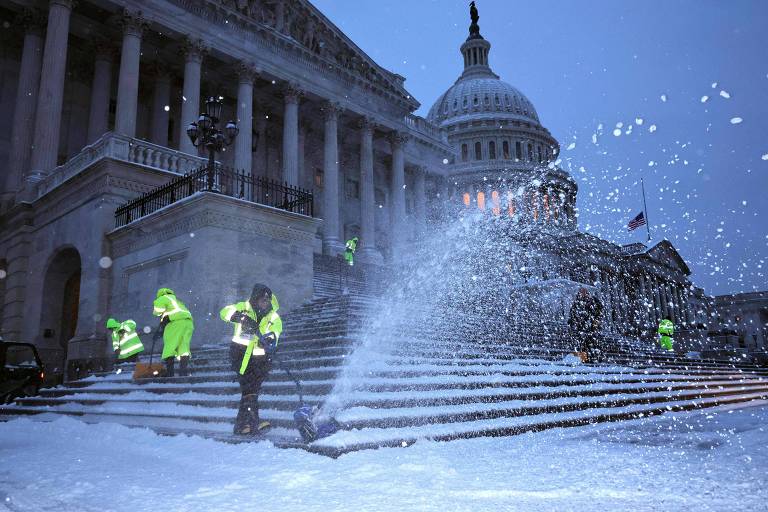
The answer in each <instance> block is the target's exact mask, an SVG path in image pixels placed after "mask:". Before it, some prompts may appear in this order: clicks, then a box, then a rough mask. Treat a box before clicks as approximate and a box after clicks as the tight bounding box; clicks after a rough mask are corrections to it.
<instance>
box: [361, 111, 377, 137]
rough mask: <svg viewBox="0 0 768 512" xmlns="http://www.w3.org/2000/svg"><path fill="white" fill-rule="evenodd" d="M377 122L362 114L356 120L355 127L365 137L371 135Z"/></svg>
mask: <svg viewBox="0 0 768 512" xmlns="http://www.w3.org/2000/svg"><path fill="white" fill-rule="evenodd" d="M378 126H379V125H378V124H376V122H374V120H373V119H372V118H370V117H367V116H364V117H361V118H360V119H358V120H357V127H358V128H359V129H360V131H361V132H362V134H363V135H365V136H366V137H368V136H371V137H372V136H373V132H374V130H376V128H378Z"/></svg>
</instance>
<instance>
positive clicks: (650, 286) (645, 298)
mask: <svg viewBox="0 0 768 512" xmlns="http://www.w3.org/2000/svg"><path fill="white" fill-rule="evenodd" d="M640 294H641V297H640V298H641V300H642V302H643V306H644V307H643V309H642V311H643V312H644V313H645V314H644V315H642V316H641V320H642V323H644V324H646V325H648V326H651V327H653V326H655V325H658V323H659V321H661V320H662V319H663V318H664V317H669V318H670V319H671V320H672V321H673V322H674V323H675V324H681V325H682V324H688V323H691V322H692V315H691V312H690V308H689V305H688V302H689V296H688V293H687V290H686V289H685V287H684V286H681V285H678V284H677V283H674V282H672V283H667V282H665V281H664V280H662V279H660V278H659V277H657V276H655V275H650V274H641V275H640Z"/></svg>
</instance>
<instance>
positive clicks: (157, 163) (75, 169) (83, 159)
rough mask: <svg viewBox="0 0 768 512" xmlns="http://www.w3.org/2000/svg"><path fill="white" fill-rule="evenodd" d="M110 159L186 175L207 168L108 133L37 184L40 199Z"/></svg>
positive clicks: (196, 161)
mask: <svg viewBox="0 0 768 512" xmlns="http://www.w3.org/2000/svg"><path fill="white" fill-rule="evenodd" d="M105 158H109V159H112V160H120V161H122V162H128V163H131V164H136V165H141V166H143V167H149V168H152V169H159V170H162V171H167V172H172V173H174V174H184V173H186V172H189V171H191V170H193V169H197V168H199V167H201V166H204V165H206V163H207V160H206V159H205V158H201V157H198V156H195V155H190V154H187V153H182V152H181V151H177V150H175V149H171V148H167V147H164V146H158V145H157V144H152V143H151V142H146V141H143V140H139V139H134V138H131V137H126V136H125V135H118V134H115V133H112V132H107V133H105V134H104V135H102V136H101V137H100V138H99V139H98V140H96V142H94V143H93V144H90V145H88V146H85V147H84V148H83V149H82V150H81V151H80V152H79V153H78V154H77V155H75V156H73V157H72V158H70V159H69V160H68V161H67V162H66V163H65V164H63V165H60V166H58V167H56V168H55V169H54V170H53V171H52V172H51V174H50V175H49V176H48V177H46V178H45V179H44V180H42V181H41V182H40V183H38V185H37V197H42V196H44V195H45V194H47V193H48V192H50V191H51V190H53V189H55V188H56V187H58V186H59V185H61V184H62V183H64V182H65V181H67V180H69V179H70V178H72V177H74V176H76V175H78V174H80V173H81V172H83V171H84V170H86V169H87V168H89V167H90V166H92V165H93V164H94V163H96V162H98V161H99V160H102V159H105Z"/></svg>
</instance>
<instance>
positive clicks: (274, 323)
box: [219, 293, 283, 375]
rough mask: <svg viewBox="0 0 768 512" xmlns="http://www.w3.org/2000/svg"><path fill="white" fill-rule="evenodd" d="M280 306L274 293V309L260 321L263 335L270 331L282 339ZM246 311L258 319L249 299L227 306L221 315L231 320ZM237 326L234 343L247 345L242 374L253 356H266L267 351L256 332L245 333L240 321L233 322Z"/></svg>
mask: <svg viewBox="0 0 768 512" xmlns="http://www.w3.org/2000/svg"><path fill="white" fill-rule="evenodd" d="M279 308H280V304H279V303H278V301H277V296H276V295H275V294H274V293H273V294H272V309H270V310H269V311H268V312H267V314H266V315H264V316H263V317H262V318H261V320H260V321H259V333H261V334H262V335H264V334H267V333H269V332H271V333H273V334H274V335H275V340H276V341H277V340H279V339H280V334H282V332H283V321H282V320H281V319H280V315H278V314H277V310H278V309H279ZM238 311H239V312H241V313H245V314H246V315H248V317H249V318H251V319H252V320H256V319H257V318H256V312H255V311H254V310H253V308H252V307H251V303H250V302H249V301H247V300H246V301H244V302H238V303H237V304H231V305H229V306H225V307H224V308H223V309H222V310H221V311H220V312H219V317H221V319H222V320H224V321H225V322H229V321H230V318H232V315H234V314H235V313H236V312H238ZM232 324H233V325H234V328H235V333H234V335H233V336H232V341H233V342H234V343H237V344H240V345H245V347H246V349H245V355H244V356H243V361H242V363H241V364H240V374H241V375H242V374H243V373H245V369H246V368H247V367H248V362H249V361H250V360H251V356H257V357H258V356H264V355H265V354H266V352H265V351H264V347H262V346H261V343H260V341H259V337H258V336H257V335H256V334H245V333H243V326H242V324H241V323H239V322H232Z"/></svg>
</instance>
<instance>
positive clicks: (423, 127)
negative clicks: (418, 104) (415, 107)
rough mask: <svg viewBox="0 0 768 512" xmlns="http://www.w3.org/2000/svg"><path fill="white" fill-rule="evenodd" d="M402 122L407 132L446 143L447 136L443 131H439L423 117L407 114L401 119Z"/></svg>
mask: <svg viewBox="0 0 768 512" xmlns="http://www.w3.org/2000/svg"><path fill="white" fill-rule="evenodd" d="M403 122H404V123H405V126H406V127H407V128H408V129H409V130H412V131H415V132H417V133H420V134H422V135H425V136H427V137H429V138H431V139H436V140H439V141H440V142H444V143H448V134H447V133H446V132H445V131H441V130H440V129H439V128H438V127H437V126H435V125H433V124H432V123H430V122H429V121H427V120H426V119H424V118H423V117H419V116H415V115H413V114H408V115H406V116H405V117H404V118H403Z"/></svg>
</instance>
